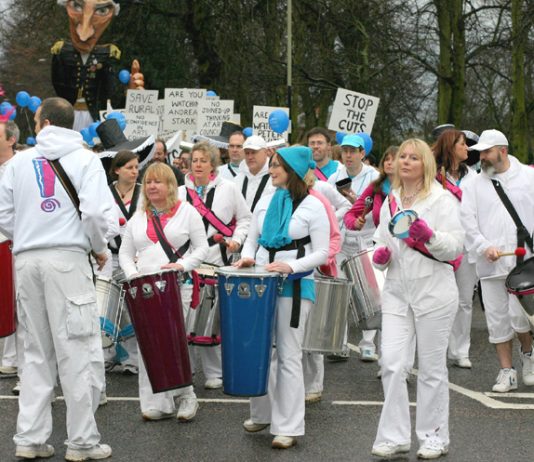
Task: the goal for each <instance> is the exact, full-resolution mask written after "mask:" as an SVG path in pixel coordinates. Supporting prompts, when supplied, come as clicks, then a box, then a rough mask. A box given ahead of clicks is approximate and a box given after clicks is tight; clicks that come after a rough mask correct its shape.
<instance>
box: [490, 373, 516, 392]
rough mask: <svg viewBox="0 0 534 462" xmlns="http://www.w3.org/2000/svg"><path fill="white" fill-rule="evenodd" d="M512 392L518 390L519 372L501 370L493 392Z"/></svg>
mask: <svg viewBox="0 0 534 462" xmlns="http://www.w3.org/2000/svg"><path fill="white" fill-rule="evenodd" d="M510 390H517V371H516V370H515V369H501V370H500V371H499V375H498V376H497V381H496V383H495V385H493V391H495V392H497V393H506V392H508V391H510Z"/></svg>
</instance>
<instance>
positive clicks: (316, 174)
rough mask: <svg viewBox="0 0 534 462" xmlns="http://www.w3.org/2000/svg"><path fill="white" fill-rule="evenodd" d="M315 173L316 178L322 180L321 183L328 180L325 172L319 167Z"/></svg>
mask: <svg viewBox="0 0 534 462" xmlns="http://www.w3.org/2000/svg"><path fill="white" fill-rule="evenodd" d="M313 173H315V176H316V177H317V179H318V180H321V181H326V180H328V178H327V177H326V175H325V174H324V173H323V172H321V169H320V168H319V167H316V168H315V170H314V171H313Z"/></svg>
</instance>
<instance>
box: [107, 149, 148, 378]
mask: <svg viewBox="0 0 534 462" xmlns="http://www.w3.org/2000/svg"><path fill="white" fill-rule="evenodd" d="M108 174H109V178H110V179H111V181H112V182H111V184H110V185H109V189H110V191H111V194H112V195H113V197H114V199H115V204H116V206H117V209H118V213H119V225H120V228H119V229H120V234H119V235H118V236H116V237H115V238H114V239H112V240H111V242H110V243H109V249H110V250H111V254H112V270H113V273H114V274H118V273H117V272H119V273H120V269H119V249H120V246H121V243H122V237H123V236H124V233H125V232H126V225H127V223H128V221H129V220H130V218H132V216H133V215H134V213H135V211H136V210H137V205H138V202H139V197H140V193H141V184H140V183H138V182H137V179H138V177H139V158H138V156H137V154H135V153H134V152H132V151H127V150H124V151H119V152H118V153H117V154H116V155H115V157H113V160H112V162H111V166H110V168H109V173H108ZM119 336H120V333H119ZM120 343H121V347H122V349H118V350H119V351H117V352H116V356H115V350H114V349H113V348H110V349H109V350H113V351H111V353H112V354H113V356H112V357H111V358H110V357H109V356H110V354H109V353H107V352H106V351H105V352H104V356H105V358H104V359H106V369H107V370H109V369H110V368H113V367H114V366H115V365H116V364H117V363H120V364H122V367H123V372H124V373H130V374H137V373H138V363H139V359H138V356H137V351H138V349H137V341H136V339H135V336H132V337H131V338H128V339H125V340H124V341H121V342H120ZM106 354H107V357H106Z"/></svg>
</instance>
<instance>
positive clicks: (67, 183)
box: [48, 159, 96, 284]
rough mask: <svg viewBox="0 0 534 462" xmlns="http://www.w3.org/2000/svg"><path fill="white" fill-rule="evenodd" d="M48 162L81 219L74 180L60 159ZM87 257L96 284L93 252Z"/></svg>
mask: <svg viewBox="0 0 534 462" xmlns="http://www.w3.org/2000/svg"><path fill="white" fill-rule="evenodd" d="M48 164H49V165H50V167H51V168H52V170H54V173H55V174H56V177H57V178H58V180H59V182H60V183H61V185H62V186H63V188H64V189H65V191H66V193H67V195H68V196H69V198H70V200H71V201H72V204H73V205H74V208H75V209H76V212H77V213H78V218H79V219H80V220H81V219H82V212H80V198H79V197H78V192H77V191H76V188H75V187H74V185H73V184H72V181H71V180H70V178H69V176H68V175H67V172H65V169H64V168H63V166H62V165H61V163H60V162H59V159H54V160H48ZM87 258H88V260H89V266H90V267H91V273H93V283H94V284H96V275H95V270H94V268H93V262H92V261H91V253H89V254H88V255H87Z"/></svg>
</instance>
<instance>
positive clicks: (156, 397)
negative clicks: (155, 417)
mask: <svg viewBox="0 0 534 462" xmlns="http://www.w3.org/2000/svg"><path fill="white" fill-rule="evenodd" d="M180 295H181V297H182V311H183V314H184V320H185V319H187V312H188V310H189V307H190V306H191V296H192V286H191V285H188V284H181V285H180ZM138 355H139V357H140V358H142V356H141V351H140V350H139V353H138ZM189 356H191V354H190V355H189ZM138 382H139V402H140V405H141V412H145V411H148V410H156V411H160V412H165V413H171V412H174V411H175V405H174V397H176V396H183V395H189V394H194V391H193V386H192V385H191V386H188V387H184V388H179V389H177V390H170V391H164V392H161V393H154V392H153V391H152V385H150V380H149V378H148V374H147V371H146V367H145V363H144V360H143V359H141V361H139V375H138Z"/></svg>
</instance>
